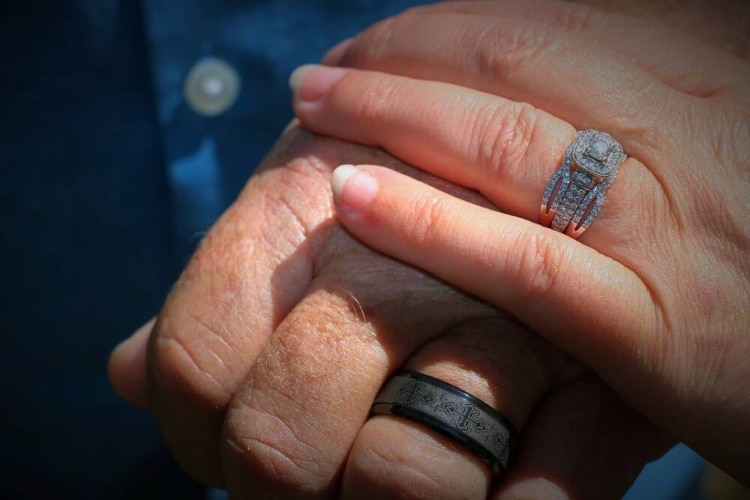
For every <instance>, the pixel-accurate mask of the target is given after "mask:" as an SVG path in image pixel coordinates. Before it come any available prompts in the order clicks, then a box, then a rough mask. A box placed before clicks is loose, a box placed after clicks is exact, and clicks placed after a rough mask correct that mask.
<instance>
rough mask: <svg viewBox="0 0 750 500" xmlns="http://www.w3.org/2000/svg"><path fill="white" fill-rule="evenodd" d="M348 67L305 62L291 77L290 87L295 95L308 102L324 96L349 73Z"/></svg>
mask: <svg viewBox="0 0 750 500" xmlns="http://www.w3.org/2000/svg"><path fill="white" fill-rule="evenodd" d="M347 71H349V70H347V69H344V68H334V67H331V66H318V65H317V64H305V65H304V66H300V67H299V68H297V69H295V70H294V71H293V72H292V74H291V76H290V77H289V87H291V89H292V92H294V94H295V96H296V97H297V98H298V99H300V100H302V101H308V102H314V101H317V100H318V99H320V98H321V97H323V96H324V95H325V94H326V93H327V92H328V91H329V90H331V87H333V86H334V85H335V84H336V82H337V81H339V80H340V79H341V77H342V76H344V75H345V74H346V73H347Z"/></svg>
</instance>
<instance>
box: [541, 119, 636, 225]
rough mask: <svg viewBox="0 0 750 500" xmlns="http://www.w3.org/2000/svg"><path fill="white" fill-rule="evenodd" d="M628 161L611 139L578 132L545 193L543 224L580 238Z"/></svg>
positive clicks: (620, 148) (606, 135) (605, 135)
mask: <svg viewBox="0 0 750 500" xmlns="http://www.w3.org/2000/svg"><path fill="white" fill-rule="evenodd" d="M626 157H627V156H626V155H625V153H624V152H623V150H622V146H621V145H620V143H619V142H617V141H616V140H614V139H613V138H612V136H611V135H609V134H606V133H604V132H599V131H598V130H592V129H589V130H582V131H580V132H578V133H577V134H576V138H575V140H574V141H573V143H572V144H571V145H570V146H568V149H567V150H566V151H565V157H564V158H563V164H562V166H560V168H559V169H557V172H555V175H553V176H552V179H551V180H550V181H549V184H547V189H545V190H544V198H542V209H541V212H540V215H539V221H540V223H541V224H542V225H543V226H548V227H551V228H552V229H554V230H555V231H560V232H564V233H565V234H567V235H568V236H571V237H572V238H578V237H579V236H580V235H581V234H582V233H583V232H584V231H585V230H586V229H587V228H588V227H589V226H590V225H591V223H592V222H593V221H594V219H595V218H596V216H597V215H598V214H599V210H600V209H601V208H602V204H603V203H604V195H605V194H606V190H607V188H608V187H609V186H610V185H611V184H612V183H613V182H614V181H615V177H617V171H618V170H619V168H620V165H622V163H623V162H624V161H625V158H626Z"/></svg>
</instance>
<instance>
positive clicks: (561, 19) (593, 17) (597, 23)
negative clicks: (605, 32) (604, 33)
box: [553, 4, 612, 34]
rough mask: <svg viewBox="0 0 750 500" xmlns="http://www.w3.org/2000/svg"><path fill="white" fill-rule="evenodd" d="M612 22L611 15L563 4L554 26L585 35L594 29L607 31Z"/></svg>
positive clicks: (555, 16) (558, 11)
mask: <svg viewBox="0 0 750 500" xmlns="http://www.w3.org/2000/svg"><path fill="white" fill-rule="evenodd" d="M611 21H612V15H611V14H607V13H605V12H602V11H599V10H596V9H594V8H592V7H589V6H587V5H578V4H576V5H573V4H562V5H560V8H559V9H557V10H556V11H555V14H554V16H553V23H554V25H556V26H558V27H560V28H562V29H563V30H565V31H568V32H571V33H574V34H581V33H585V32H586V31H588V30H589V29H591V28H592V27H593V28H596V29H597V30H601V29H606V28H607V27H608V26H610V25H611Z"/></svg>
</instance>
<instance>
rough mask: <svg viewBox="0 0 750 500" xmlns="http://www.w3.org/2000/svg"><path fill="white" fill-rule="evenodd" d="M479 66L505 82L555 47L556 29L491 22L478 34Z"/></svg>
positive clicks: (482, 73)
mask: <svg viewBox="0 0 750 500" xmlns="http://www.w3.org/2000/svg"><path fill="white" fill-rule="evenodd" d="M471 36H475V37H478V38H477V42H476V45H477V50H475V51H474V53H475V57H476V67H477V70H478V72H479V75H480V76H482V77H484V78H486V79H488V81H492V82H497V84H498V85H499V86H505V84H506V83H507V82H508V81H509V80H510V79H511V78H512V77H513V76H515V75H516V74H518V73H520V72H521V70H522V69H523V68H524V67H525V66H528V65H530V64H535V63H537V62H538V61H539V59H543V58H544V55H545V54H547V53H548V52H550V51H551V50H553V48H554V44H555V43H558V42H556V41H555V38H554V32H550V30H543V29H539V28H535V27H526V28H525V29H518V28H516V29H513V28H510V29H509V26H507V25H502V26H501V25H495V24H493V25H490V26H488V27H487V28H485V29H484V30H483V31H481V32H480V33H479V34H478V35H471Z"/></svg>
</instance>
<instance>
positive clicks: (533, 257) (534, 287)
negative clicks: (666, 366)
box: [332, 166, 659, 398]
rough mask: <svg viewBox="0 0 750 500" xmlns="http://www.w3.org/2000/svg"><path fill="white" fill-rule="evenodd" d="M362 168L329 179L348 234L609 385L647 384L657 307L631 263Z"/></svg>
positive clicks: (345, 170)
mask: <svg viewBox="0 0 750 500" xmlns="http://www.w3.org/2000/svg"><path fill="white" fill-rule="evenodd" d="M366 168H367V170H366V172H365V171H363V170H361V169H357V168H355V167H351V166H346V167H343V168H341V167H340V168H338V169H337V170H336V171H335V172H334V177H333V181H332V184H333V188H334V199H335V203H336V210H337V212H338V214H339V218H340V220H341V221H342V222H343V224H344V225H345V226H346V227H347V229H349V231H351V232H352V233H353V234H354V235H355V236H357V237H358V238H360V239H362V240H363V241H364V242H365V243H366V244H368V245H371V246H372V247H373V248H376V249H378V250H380V251H383V252H385V253H386V254H389V255H392V256H394V257H396V258H398V259H401V260H404V261H406V262H409V263H411V264H414V265H417V266H419V267H422V268H423V269H425V270H427V271H429V272H431V273H433V274H435V275H437V276H439V277H440V278H442V279H445V280H446V281H448V282H449V283H452V284H454V285H456V286H458V287H459V288H461V289H464V290H467V291H468V292H470V293H473V294H475V295H477V296H479V297H481V298H484V299H485V300H487V301H488V302H490V303H492V304H494V305H497V306H499V307H500V308H501V309H503V310H506V311H508V312H509V313H511V314H512V315H513V316H515V317H517V318H519V319H520V320H521V321H522V322H524V323H525V324H527V325H529V326H530V327H531V328H532V329H533V330H535V331H537V332H539V333H540V334H542V335H543V336H545V337H547V338H548V339H549V340H550V341H552V343H553V344H557V345H558V346H559V347H562V348H563V349H564V350H565V351H567V352H570V353H571V354H573V355H574V356H575V357H576V358H578V359H580V360H582V361H583V362H584V363H585V364H587V365H589V366H591V367H593V368H594V369H595V371H597V372H598V373H600V374H601V375H602V376H603V377H604V378H605V380H606V381H607V382H608V383H610V384H612V385H613V386H614V387H616V388H618V389H622V390H623V391H625V392H626V393H632V392H633V391H632V387H634V382H633V379H632V377H633V376H634V374H640V375H638V376H641V377H643V378H644V379H643V382H644V383H645V382H646V380H647V378H648V377H647V376H646V375H645V373H646V371H647V368H648V366H647V365H648V361H647V356H646V355H645V353H646V352H648V350H649V348H651V347H652V346H653V344H654V342H655V339H656V338H658V335H659V334H658V333H655V332H658V330H659V327H658V325H659V322H658V317H659V316H658V315H659V312H658V306H657V305H656V304H655V303H654V302H652V298H651V295H650V291H649V288H648V287H647V286H646V285H645V284H644V282H642V281H641V280H640V278H639V277H637V276H636V275H635V274H634V273H633V272H632V271H630V270H628V269H626V268H625V267H623V266H622V265H620V264H618V263H616V262H614V261H612V260H611V259H609V258H607V257H605V256H603V255H601V254H600V253H598V252H596V251H595V250H593V249H591V248H588V247H586V246H584V245H580V244H578V243H576V242H575V241H574V240H572V239H570V238H568V237H566V236H564V235H561V234H559V233H556V232H553V231H550V230H549V229H547V228H543V227H540V226H538V225H536V224H533V223H530V222H528V221H525V220H522V219H518V218H515V217H512V216H509V215H505V214H501V213H497V212H493V211H491V210H487V209H485V208H481V207H476V206H474V205H472V204H470V203H466V202H463V201H460V200H457V199H455V198H453V197H450V196H448V195H446V194H444V193H441V192H439V191H437V190H435V189H433V188H430V187H428V186H425V185H423V184H421V183H419V182H416V181H414V180H413V179H409V178H407V177H404V176H402V175H399V174H398V173H396V172H393V171H391V170H388V169H384V168H382V167H373V166H368V167H366ZM560 318H565V321H564V322H563V323H562V324H561V322H560ZM633 346H639V348H638V349H635V348H634V347H633ZM636 367H641V368H642V369H643V372H639V370H638V368H636ZM625 373H627V375H625ZM635 385H636V386H637V384H635ZM632 396H633V397H636V398H637V397H638V395H637V394H632Z"/></svg>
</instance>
